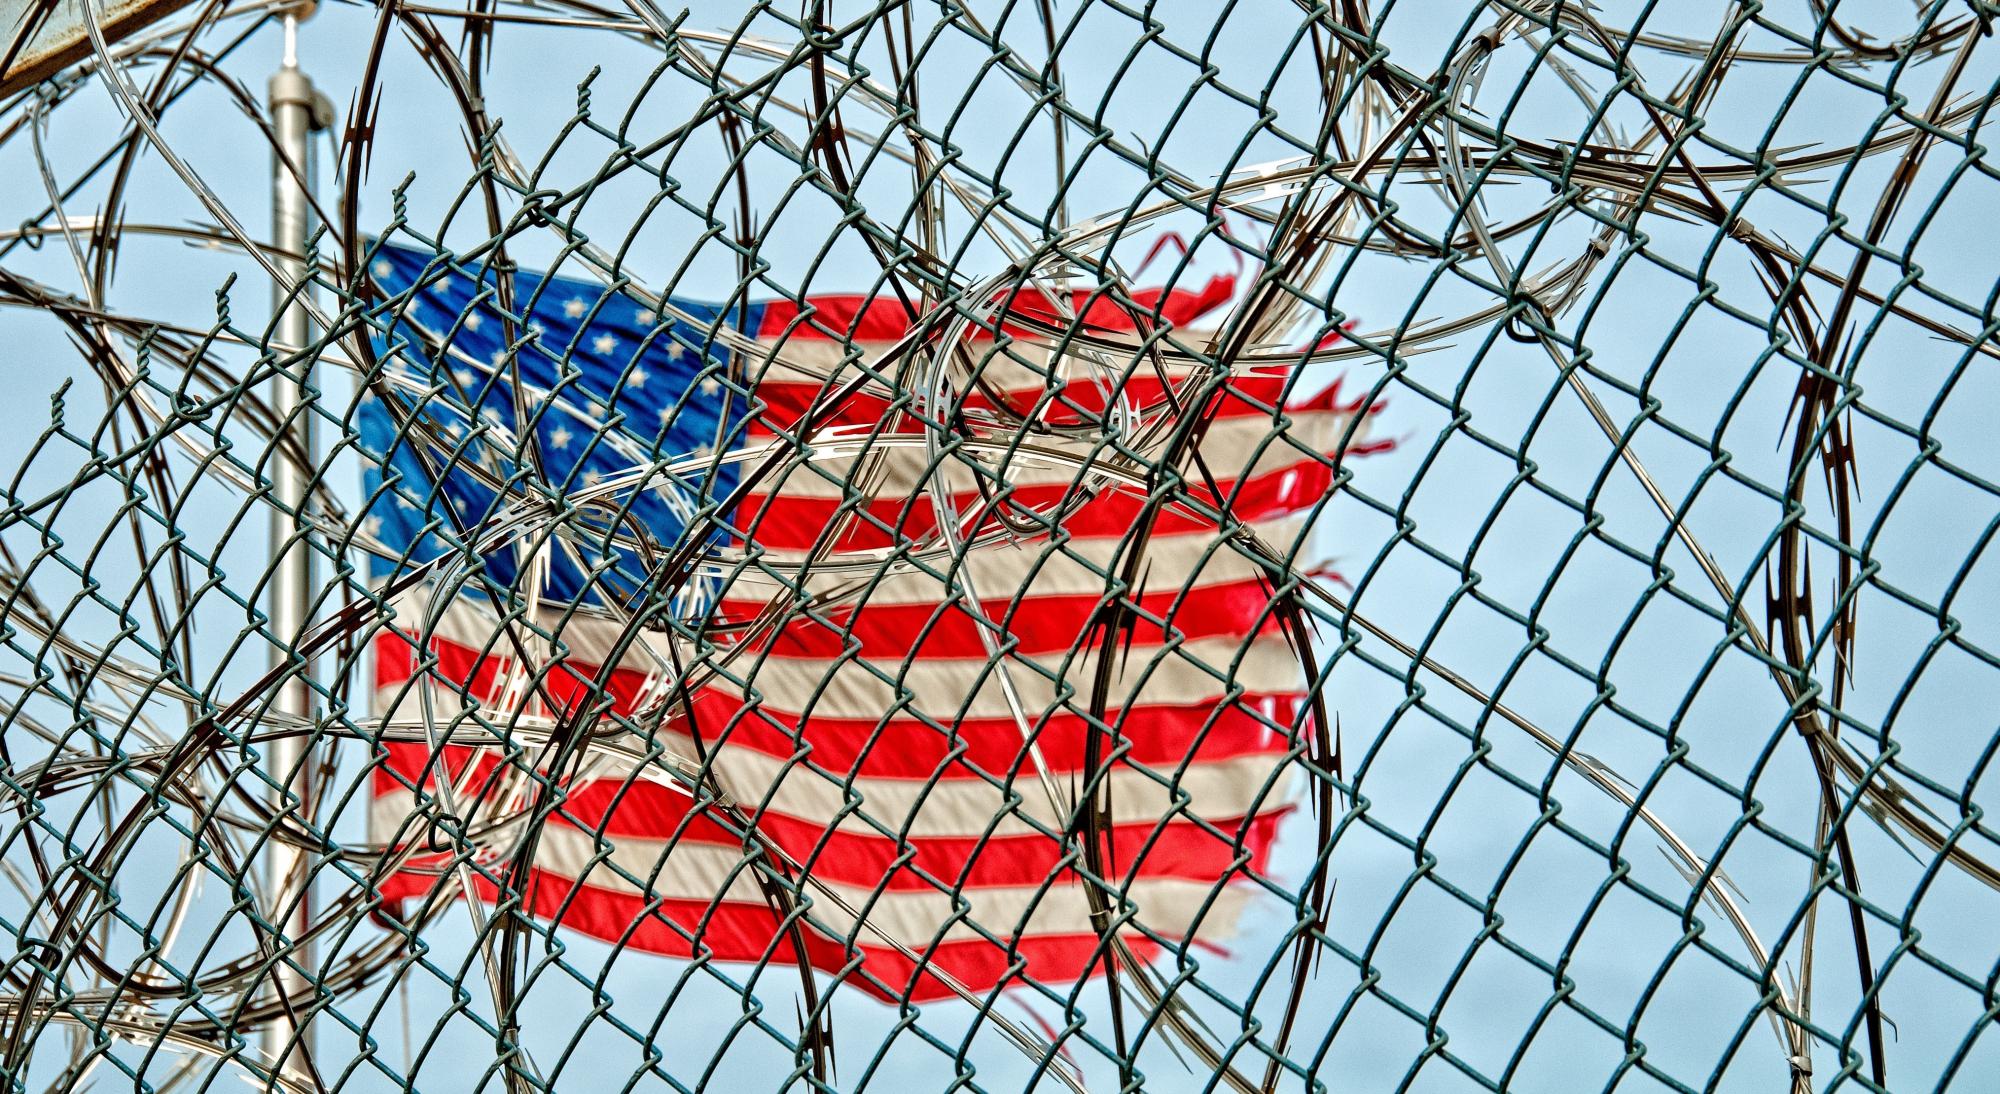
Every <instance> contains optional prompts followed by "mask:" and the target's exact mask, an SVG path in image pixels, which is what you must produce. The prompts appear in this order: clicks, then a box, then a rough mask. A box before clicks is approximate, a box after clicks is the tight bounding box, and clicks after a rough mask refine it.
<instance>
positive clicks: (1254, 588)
mask: <svg viewBox="0 0 2000 1094" xmlns="http://www.w3.org/2000/svg"><path fill="white" fill-rule="evenodd" d="M1221 554H1222V552H1218V555H1221ZM1151 580H1152V584H1153V585H1154V586H1155V587H1154V588H1152V589H1150V590H1149V591H1147V592H1145V593H1142V594H1140V595H1139V596H1138V597H1136V598H1135V597H1131V596H1126V597H1121V598H1119V600H1118V602H1119V603H1122V604H1125V605H1127V606H1130V607H1133V608H1136V609H1137V610H1138V611H1139V612H1140V613H1142V614H1141V616H1140V617H1139V618H1136V619H1134V620H1133V621H1132V623H1131V628H1130V630H1129V632H1128V631H1125V630H1123V629H1121V630H1120V632H1119V634H1120V638H1119V640H1120V641H1121V642H1122V641H1124V640H1125V638H1124V636H1125V635H1126V634H1128V633H1129V635H1130V637H1131V643H1132V645H1133V646H1134V647H1135V648H1144V647H1148V646H1159V645H1163V644H1165V643H1166V642H1167V640H1168V639H1169V638H1178V639H1180V640H1182V641H1188V640H1192V639H1197V638H1221V637H1230V638H1241V639H1248V638H1251V637H1253V636H1256V635H1265V634H1277V633H1280V623H1279V618H1278V616H1277V615H1275V614H1274V613H1272V612H1271V611H1270V608H1271V604H1272V601H1271V588H1270V586H1269V585H1268V584H1266V583H1265V582H1262V581H1255V580H1245V581H1228V582H1217V583H1215V584H1213V585H1198V586H1196V587H1194V588H1192V589H1181V588H1158V585H1159V584H1160V582H1159V579H1158V577H1157V575H1155V576H1154V577H1153V578H1152V579H1151ZM1108 599H1109V598H1108V597H1107V596H1104V595H1099V594H1083V593H1066V594H1053V593H1033V594H1030V595H1027V596H1020V597H1018V598H1004V599H1003V598H1000V597H991V598H988V599H986V600H984V601H982V602H981V604H980V608H981V610H982V612H983V613H984V614H985V616H986V618H987V619H989V620H991V621H992V622H993V623H994V624H995V625H997V626H999V627H1001V628H1002V629H1003V631H1004V632H1005V633H1004V634H994V632H993V631H992V630H991V629H990V628H987V627H984V626H982V625H981V624H979V623H976V622H974V621H973V617H972V615H971V613H970V612H968V611H967V610H965V609H964V608H962V607H960V606H958V605H957V604H951V605H938V604H870V605H868V606H866V607H864V608H861V609H859V610H856V609H854V608H845V607H843V608H839V609H835V610H832V611H828V612H824V613H821V614H820V617H819V618H816V619H815V618H805V617H794V618H791V619H788V620H787V621H786V623H785V625H784V626H782V627H780V628H779V629H778V630H777V632H776V633H775V634H773V635H770V636H769V637H767V638H765V639H763V640H761V641H760V642H759V643H758V645H757V646H756V648H758V649H761V650H765V651H767V652H769V653H771V654H773V655H776V656H779V657H812V658H820V659H823V660H831V659H832V658H835V657H841V656H845V655H846V654H847V653H848V651H849V650H850V649H852V648H854V647H855V646H857V645H858V646H859V647H860V648H861V650H862V651H863V652H864V655H867V656H872V657H873V658H874V659H875V660H877V661H883V660H888V661H890V662H892V663H900V662H902V661H903V660H904V658H905V657H906V656H911V655H914V656H918V657H926V658H931V657H964V658H972V657H977V658H981V659H984V658H985V657H986V645H985V643H984V642H982V641H981V640H980V635H981V634H982V633H984V634H987V635H989V636H992V637H993V639H994V641H995V642H996V643H1000V644H1002V645H1005V644H1006V643H1009V642H1011V643H1012V647H1011V648H1012V649H1013V650H1014V651H1015V652H1017V653H1020V654H1023V655H1026V656H1042V655H1048V654H1062V653H1067V652H1069V651H1071V650H1079V651H1080V650H1083V649H1088V648H1090V647H1092V646H1093V645H1094V644H1095V643H1096V642H1097V641H1098V639H1099V636H1100V634H1101V631H1099V629H1098V628H1097V627H1096V626H1095V624H1096V623H1097V621H1098V618H1099V612H1100V611H1101V607H1102V605H1103V604H1105V603H1106V602H1107V600H1108ZM764 606H765V602H763V601H756V600H724V601H723V602H722V605H721V608H720V609H719V611H718V613H717V615H718V622H719V623H722V624H742V623H748V622H749V621H751V620H753V619H755V618H756V617H757V613H758V612H759V611H761V610H762V609H763V608H764ZM1154 620H1162V621H1164V623H1165V625H1164V626H1162V624H1161V623H1158V622H1154ZM869 651H874V652H872V653H871V652H869Z"/></svg>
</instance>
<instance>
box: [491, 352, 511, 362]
mask: <svg viewBox="0 0 2000 1094" xmlns="http://www.w3.org/2000/svg"><path fill="white" fill-rule="evenodd" d="M506 360H507V351H506V350H505V349H496V350H494V351H493V357H492V361H493V363H494V364H496V365H498V364H504V363H506Z"/></svg>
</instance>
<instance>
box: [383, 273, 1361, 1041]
mask: <svg viewBox="0 0 2000 1094" xmlns="http://www.w3.org/2000/svg"><path fill="white" fill-rule="evenodd" d="M370 273H371V275H372V276H373V278H374V280H375V282H376V284H377V286H378V287H379V289H380V291H381V292H382V294H383V296H384V297H385V298H386V301H387V302H386V303H385V304H384V305H383V306H382V309H381V313H382V314H383V315H384V316H386V318H385V319H384V320H383V328H382V329H383V332H384V333H383V334H382V335H381V336H380V337H378V339H377V340H376V344H377V349H378V354H379V355H380V357H381V358H382V360H383V362H384V368H383V370H382V376H383V382H382V383H380V384H377V385H375V387H374V389H373V390H372V391H371V393H370V395H369V396H367V397H365V398H364V399H363V400H362V403H361V407H360V411H359V413H358V415H357V434H358V436H359V441H360V447H361V449H362V451H363V452H364V454H365V455H366V457H367V471H366V474H365V481H364V489H365V492H366V494H367V498H368V500H367V509H366V511H365V516H364V530H365V531H366V532H367V533H368V535H369V536H370V537H371V542H372V545H373V549H374V551H375V552H376V553H377V555H378V557H377V559H376V561H375V563H374V566H375V569H374V571H373V572H372V575H371V576H372V577H373V579H374V580H376V581H377V582H380V583H383V584H384V586H385V587H386V586H387V583H389V582H390V581H392V580H393V579H394V578H395V577H396V576H397V575H399V574H408V573H410V572H411V568H412V567H416V566H423V565H426V564H428V565H429V566H430V567H431V568H430V569H429V570H428V571H426V579H425V580H424V581H422V582H420V583H417V584H415V585H414V586H412V587H411V588H409V589H406V590H403V591H401V592H399V593H398V594H397V596H396V597H395V598H394V600H393V606H394V607H395V609H396V616H395V626H394V628H393V629H390V630H386V631H384V632H383V633H382V634H381V635H380V636H379V637H377V638H376V639H375V641H374V653H375V690H374V703H375V710H376V712H377V716H378V717H379V718H380V719H381V724H382V725H383V726H384V727H385V731H386V730H394V731H395V732H393V733H389V734H388V735H389V736H393V737H397V738H399V739H397V740H396V741H394V742H393V743H390V744H388V745H387V746H386V749H385V756H384V759H383V761H382V763H381V764H380V766H379V767H378V769H377V770H376V771H375V773H374V775H373V777H372V778H373V781H372V791H373V800H372V804H371V812H370V820H371V828H372V830H373V833H374V836H375V840H376V842H377V843H378V844H380V845H382V846H384V847H385V848H391V849H394V850H396V851H399V852H400V853H401V857H400V858H399V859H398V860H397V861H398V862H399V863H400V865H399V867H398V868H397V869H396V870H395V871H394V872H392V873H389V874H387V876H384V877H382V878H381V879H380V891H381V896H382V898H383V900H384V902H385V907H386V908H387V909H389V910H390V911H391V912H392V913H394V912H397V911H398V910H405V909H407V908H408V902H410V901H423V900H435V899H449V898H453V897H455V896H457V895H458V894H459V893H461V892H462V891H463V886H465V885H468V884H469V885H470V887H471V889H472V890H473V892H474V894H475V895H476V896H478V897H479V898H480V899H482V900H486V901H490V902H496V903H497V902H500V901H503V900H504V901H507V902H509V903H510V904H512V906H514V907H515V908H517V909H518V910H519V911H520V912H521V913H523V914H527V915H531V916H534V917H537V918H538V919H540V920H545V921H548V922H552V923H558V924H560V925H562V926H564V927H567V928H570V929H573V930H576V931H580V932H582V933H584V934H588V935H592V936H595V937H597V938H600V939H604V940H607V941H610V942H613V943H615V944H618V945H621V946H624V947H628V948H631V949H636V950H642V951H650V952H656V953H663V954H673V955H680V956H700V957H703V958H706V959H710V960H721V961H748V962H773V961H775V962H781V963H788V962H802V963H809V964H811V965H812V966H814V967H817V968H819V969H821V970H824V971H826V972H829V973H834V974H836V975H839V976H842V977H843V978H844V980H845V982H848V983H853V984H856V985H858V986H860V987H861V988H863V989H864V990H866V991H869V992H871V993H873V994H876V995H879V996H882V997H884V998H888V999H906V1000H912V1001H921V1000H926V999H934V998H939V997H943V996H946V995H950V994H953V993H954V992H957V991H971V992H975V993H980V994H984V993H986V992H988V991H991V990H994V989H996V988H1004V987H1005V986H1006V985H1008V984H1011V983H1017V982H1019V981H1021V980H1023V979H1032V980H1035V981H1038V982H1041V983H1065V982H1070V981H1074V980H1077V979H1079V978H1082V977H1086V976H1089V975H1093V974H1095V973H1100V972H1102V971H1103V969H1104V966H1105V963H1106V962H1107V960H1110V956H1109V954H1108V952H1107V950H1108V947H1107V941H1106V940H1107V937H1108V936H1109V935H1112V934H1114V933H1115V934H1116V936H1117V937H1119V938H1120V939H1122V940H1123V941H1125V942H1126V943H1127V944H1128V945H1130V946H1131V947H1132V949H1133V950H1134V951H1135V952H1137V953H1139V954H1141V955H1153V954H1157V953H1159V952H1161V951H1162V950H1163V949H1167V950H1174V951H1176V952H1180V953H1190V954H1191V953H1194V952H1197V950H1195V949H1190V947H1196V948H1199V947H1204V946H1210V945H1220V944H1224V942H1225V941H1226V939H1227V938H1228V936H1229V934H1230V932H1231V930H1232V929H1233V926H1234V924H1235V922H1236V920H1237V919H1238V918H1239V917H1240V915H1241V913H1242V911H1243V909H1244V907H1245V905H1246V903H1247V902H1248V901H1249V900H1250V899H1251V898H1252V895H1253V894H1254V892H1255V891H1256V888H1255V886H1254V885H1253V884H1250V883H1249V879H1250V878H1251V877H1253V876H1254V875H1260V874H1261V873H1262V872H1263V871H1264V870H1265V869H1266V867H1267V865H1268V861H1267V860H1268V857H1269V852H1270V848H1271V846H1272V844H1273V841H1274V839H1275V836H1276V832H1277V826H1278V824H1279V823H1280V821H1281V820H1282V819H1283V817H1284V816H1285V815H1286V813H1287V811H1288V810H1289V809H1290V808H1291V807H1292V805H1293V803H1294V800H1295V797H1296V794H1295V789H1294V785H1293V784H1294V780H1293V778H1292V776H1293V775H1294V773H1295V771H1296V766H1297V762H1298V759H1299V757H1301V756H1303V755H1304V754H1306V752H1307V751H1308V749H1309V740H1310V737H1311V734H1312V732H1313V727H1312V726H1311V725H1310V724H1309V718H1308V715H1307V713H1306V706H1307V704H1306V699H1307V695H1306V679H1307V677H1306V674H1305V672H1304V670H1303V668H1302V665H1301V656H1302V653H1301V650H1300V649H1299V648H1298V646H1297V643H1298V642H1299V641H1300V640H1301V639H1302V637H1303V636H1301V635H1298V634H1295V633H1288V631H1287V628H1286V626H1285V625H1284V622H1283V620H1281V618H1280V617H1279V616H1278V614H1277V613H1276V611H1275V610H1274V607H1273V605H1274V600H1276V597H1275V596H1274V592H1273V585H1274V576H1273V574H1272V573H1271V572H1270V570H1269V568H1268V567H1267V566H1266V565H1264V564H1261V563H1260V562H1259V561H1258V560H1257V558H1256V557H1255V555H1254V553H1253V552H1252V551H1251V550H1250V549H1249V548H1248V547H1247V546H1245V541H1244V539H1243V536H1242V533H1243V532H1244V531H1245V530H1247V531H1249V532H1253V533H1254V534H1255V535H1256V536H1257V537H1259V538H1260V539H1261V540H1262V541H1263V542H1264V543H1266V544H1268V545H1271V549H1272V550H1273V551H1274V552H1275V553H1277V555H1278V556H1279V557H1280V558H1281V559H1287V560H1288V561H1289V562H1290V568H1291V570H1293V571H1294V572H1298V573H1307V572H1311V571H1314V570H1315V569H1318V568H1320V567H1323V566H1324V565H1325V564H1326V563H1327V560H1326V559H1325V558H1324V557H1321V556H1319V555H1317V554H1316V553H1315V552H1314V550H1313V548H1312V544H1313V543H1314V542H1315V541H1314V539H1313V538H1312V537H1310V536H1308V535H1307V534H1306V533H1307V531H1308V526H1309V523H1310V520H1311V517H1312V515H1313V513H1314V511H1315V509H1316V507H1317V506H1318V505H1319V504H1320V503H1321V502H1322V500H1323V499H1324V498H1325V497H1327V495H1328V494H1329V492H1330V490H1331V488H1332V486H1333V483H1334V473H1335V472H1334V466H1335V461H1334V460H1333V458H1332V456H1331V455H1330V454H1331V453H1335V452H1345V453H1347V454H1355V453H1360V452H1366V451H1372V450H1375V449H1376V448H1379V447H1380V443H1379V442H1371V441H1369V440H1367V437H1366V417H1367V415H1368V413H1369V411H1371V410H1372V409H1373V408H1372V407H1365V406H1363V405H1362V403H1361V402H1359V401H1350V400H1344V399H1343V398H1342V396H1341V394H1340V392H1339V388H1338V385H1335V386H1334V387H1333V388H1331V389H1328V390H1327V391H1325V392H1322V393H1320V394H1318V395H1316V396H1313V397H1310V398H1307V399H1303V400H1298V401H1295V402H1294V403H1293V404H1292V405H1289V406H1287V405H1282V400H1283V398H1284V394H1285V391H1286V390H1287V387H1288V385H1287V383H1286V382H1285V378H1284V377H1283V376H1279V375H1254V376H1236V377H1233V378H1231V379H1230V380H1229V381H1228V383H1227V384H1226V385H1224V386H1223V387H1222V388H1220V389H1219V390H1215V389H1212V388H1211V389H1209V390H1208V394H1206V395H1204V396H1203V397H1202V401H1201V402H1200V403H1199V404H1188V403H1185V402H1180V403H1177V402H1175V400H1186V399H1188V398H1190V397H1192V396H1191V394H1190V393H1201V392H1203V391H1204V388H1203V387H1202V384H1201V381H1202V379H1203V378H1202V376H1201V375H1199V374H1198V373H1197V372H1195V371H1193V370H1190V369H1189V368H1188V367H1187V366H1183V365H1180V364H1168V363H1163V359H1156V358H1152V357H1150V356H1149V355H1147V354H1146V353H1144V352H1143V348H1144V347H1145V346H1146V345H1148V344H1156V343H1157V342H1158V339H1159V337H1160V335H1161V334H1162V332H1164V331H1168V330H1177V331H1180V332H1182V335H1181V336H1183V337H1185V336H1186V335H1185V332H1186V330H1187V329H1188V328H1189V327H1190V326H1192V325H1193V324H1194V323H1196V322H1197V321H1198V320H1199V319H1200V318H1201V317H1202V316H1203V315H1205V314H1207V313H1209V312H1211V311H1213V310H1215V309H1216V308H1217V307H1218V306H1219V305H1222V304H1224V303H1226V302H1227V301H1228V300H1229V299H1231V298H1232V296H1233V294H1234V285H1233V283H1232V281H1231V279H1229V278H1226V277H1218V278H1215V279H1213V280H1211V281H1209V282H1208V283H1206V284H1205V285H1203V286H1202V287H1201V288H1200V289H1196V290H1186V289H1174V290H1171V291H1149V292H1144V293H1140V294H1138V295H1136V296H1135V297H1132V298H1131V299H1130V300H1129V301H1126V302H1123V303H1113V302H1112V301H1111V300H1110V299H1109V298H1107V297H1105V296H1102V295H1097V294H1092V293H1090V292H1087V291H1083V290H1076V291H1071V292H1069V293H1068V298H1067V299H1062V297H1061V296H1060V295H1059V294H1051V293H1048V292H1040V291H1011V292H1006V293H1000V294H996V295H995V296H994V297H993V298H991V299H988V300H985V301H973V302H972V303H971V304H964V305H960V306H959V308H958V311H957V312H955V313H953V314H951V315H949V316H933V317H930V321H926V322H919V321H917V320H915V319H913V318H912V316H913V313H914V310H915V309H914V307H913V305H911V304H910V303H908V302H905V301H901V300H898V299H896V298H894V297H893V296H888V295H880V296H876V297H872V298H865V297H859V296H845V295H832V294H828V295H816V296H810V297H807V298H806V299H804V300H803V301H799V300H786V299H774V300H770V301H767V302H758V303H740V302H739V303H736V304H732V305H720V304H712V303H700V302H695V301H689V300H682V299H678V298H674V299H670V300H666V301H663V302H659V303H657V304H649V303H648V302H647V301H646V300H644V299H642V298H640V297H638V296H635V295H633V294H630V293H626V292H622V291H616V290H614V289H611V288H607V287H606V286H605V285H604V284H603V283H602V282H600V281H586V280H579V279H571V278H567V277H560V276H545V275H539V274H527V273H516V274H514V275H512V280H511V283H510V284H511V290H512V292H511V300H508V299H506V298H504V297H503V295H502V294H501V293H500V292H499V291H498V287H499V286H500V285H501V283H502V282H501V280H500V278H501V275H499V274H496V273H494V272H493V271H492V270H490V269H486V268H483V267H481V266H479V265H478V264H476V263H470V264H469V263H463V262H457V261H448V260H447V259H445V258H443V257H440V256H439V255H437V254H434V253H431V252H429V251H422V250H412V249H409V248H404V247H398V246H391V245H387V244H382V245H378V246H377V248H376V249H375V250H374V251H373V252H372V254H371V256H370ZM509 309H511V310H509ZM941 377H942V379H941ZM1023 421H1027V422H1030V423H1032V424H1030V425H1026V426H1023V425H1022V424H1021V422H1023ZM1197 423H1199V424H1198V426H1197ZM1176 430H1180V431H1181V435H1180V436H1179V437H1178V439H1176V433H1175V431H1176ZM1176 444H1178V445H1180V446H1181V447H1182V448H1184V449H1185V450H1187V451H1190V452H1193V453H1195V454H1197V455H1198V457H1199V458H1198V459H1191V458H1181V459H1178V460H1176V461H1174V462H1172V463H1171V464H1170V465H1169V467H1168V469H1167V472H1166V473H1164V474H1162V473H1160V472H1158V471H1157V470H1156V469H1154V468H1153V467H1152V461H1155V460H1157V459H1158V458H1159V457H1161V455H1162V454H1163V453H1165V452H1167V451H1169V448H1170V446H1173V445H1176ZM1149 471H1151V472H1152V473H1151V474H1149V473H1148V472H1149ZM1162 492H1164V493H1165V496H1167V497H1168V498H1170V499H1171V500H1172V501H1173V504H1169V505H1165V506H1156V505H1153V504H1151V503H1149V501H1148V498H1149V496H1159V495H1160V494H1161V493H1162ZM1149 513H1150V514H1151V516H1152V519H1151V523H1150V527H1151V535H1150V536H1149V537H1146V538H1145V539H1144V541H1143V543H1142V542H1141V539H1140V537H1138V536H1136V535H1134V534H1133V529H1134V528H1135V527H1137V526H1139V525H1141V524H1142V523H1143V522H1144V521H1145V520H1146V519H1147V517H1148V514H1149ZM1141 548H1143V549H1141ZM1135 552H1136V553H1137V558H1136V561H1135V559H1134V557H1133V556H1134V554H1135ZM1278 580H1282V578H1279V579H1278ZM1107 619H1111V620H1114V621H1115V622H1116V626H1115V627H1114V628H1112V629H1109V630H1107V628H1106V626H1105V625H1104V624H1105V621H1106V620H1107ZM1304 656H1306V657H1308V658H1309V657H1310V654H1309V653H1305V654H1304ZM419 729H421V731H422V732H421V734H419V732H418V730H419ZM447 739H449V740H450V741H451V742H453V743H450V744H442V745H441V747H433V746H434V745H438V744H440V743H441V742H444V741H446V740H447ZM582 742H592V743H593V744H592V746H591V747H585V746H584V744H583V743H582ZM1093 810H1094V811H1095V814H1094V817H1095V821H1094V823H1086V822H1087V821H1089V820H1090V819H1091V817H1092V815H1093V814H1092V811H1093ZM461 861H463V862H468V863H470V865H471V867H472V869H471V870H470V875H471V876H470V879H469V881H468V880H466V879H465V878H464V877H463V874H464V871H462V870H460V869H459V867H458V863H460V862H461Z"/></svg>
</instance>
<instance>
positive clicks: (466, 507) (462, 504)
mask: <svg viewBox="0 0 2000 1094" xmlns="http://www.w3.org/2000/svg"><path fill="white" fill-rule="evenodd" d="M452 504H453V505H456V506H458V511H459V512H461V513H464V512H468V511H470V510H471V508H472V503H471V502H470V501H467V500H466V499H464V498H454V499H452Z"/></svg>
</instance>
